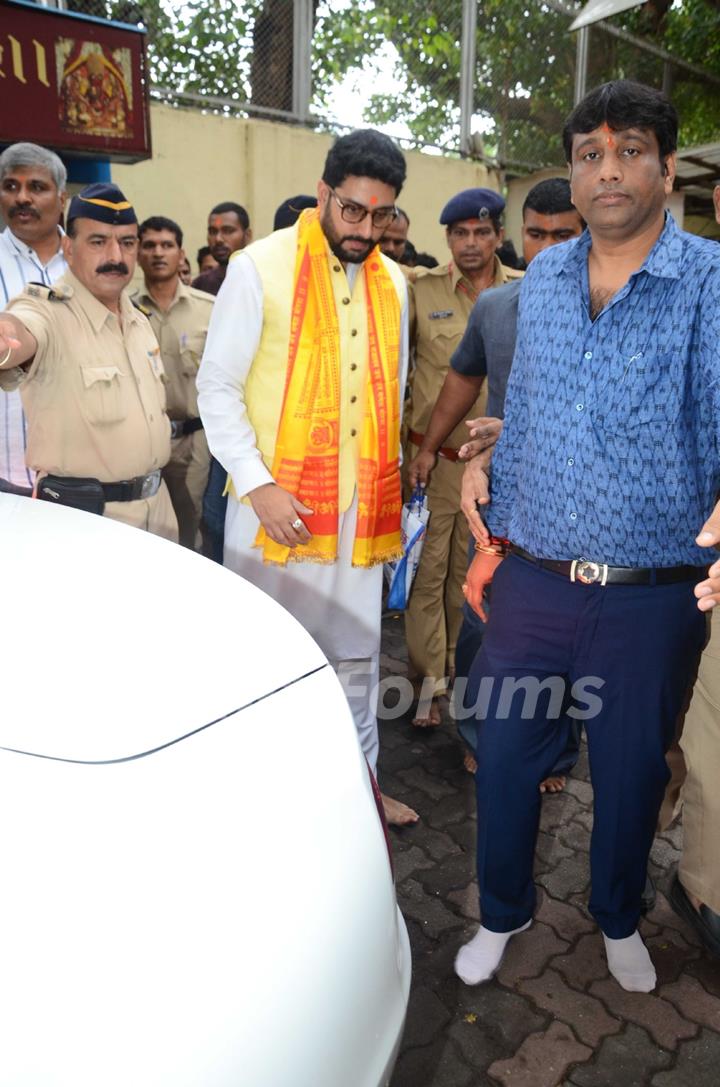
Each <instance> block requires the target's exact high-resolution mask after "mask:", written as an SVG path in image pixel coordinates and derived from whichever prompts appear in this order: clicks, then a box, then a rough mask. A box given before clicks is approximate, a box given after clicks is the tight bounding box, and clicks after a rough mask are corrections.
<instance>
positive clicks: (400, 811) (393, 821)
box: [380, 793, 420, 827]
mask: <svg viewBox="0 0 720 1087" xmlns="http://www.w3.org/2000/svg"><path fill="white" fill-rule="evenodd" d="M380 797H381V799H382V805H383V811H384V812H385V822H386V823H387V824H388V826H390V827H408V826H411V825H412V824H413V823H417V822H418V820H419V819H420V816H419V815H418V813H417V812H416V811H413V809H412V808H409V807H408V806H407V804H403V802H402V800H393V798H392V797H391V796H385V793H381V794H380Z"/></svg>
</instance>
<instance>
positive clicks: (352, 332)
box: [350, 328, 357, 336]
mask: <svg viewBox="0 0 720 1087" xmlns="http://www.w3.org/2000/svg"><path fill="white" fill-rule="evenodd" d="M350 335H351V336H357V329H356V328H353V329H352V331H351V332H350Z"/></svg>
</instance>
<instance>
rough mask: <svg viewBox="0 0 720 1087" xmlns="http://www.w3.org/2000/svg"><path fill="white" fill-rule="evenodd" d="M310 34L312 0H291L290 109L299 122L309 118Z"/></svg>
mask: <svg viewBox="0 0 720 1087" xmlns="http://www.w3.org/2000/svg"><path fill="white" fill-rule="evenodd" d="M312 32H313V9H312V0H293V100H292V109H293V114H294V115H295V117H297V118H298V120H300V121H307V119H308V117H309V116H310V98H311V95H312V88H311V77H310V72H311V63H312V60H311V54H312Z"/></svg>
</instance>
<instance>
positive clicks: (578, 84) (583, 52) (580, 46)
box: [575, 26, 590, 105]
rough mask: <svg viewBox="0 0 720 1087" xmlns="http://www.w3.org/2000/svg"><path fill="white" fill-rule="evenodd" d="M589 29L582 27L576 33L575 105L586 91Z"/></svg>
mask: <svg viewBox="0 0 720 1087" xmlns="http://www.w3.org/2000/svg"><path fill="white" fill-rule="evenodd" d="M589 37H590V27H589V26H583V27H581V28H580V29H579V30H578V32H577V48H576V53H575V105H577V104H578V102H582V100H583V98H584V97H585V91H586V89H587V62H588V38H589Z"/></svg>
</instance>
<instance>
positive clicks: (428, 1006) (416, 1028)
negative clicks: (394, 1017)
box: [403, 985, 451, 1048]
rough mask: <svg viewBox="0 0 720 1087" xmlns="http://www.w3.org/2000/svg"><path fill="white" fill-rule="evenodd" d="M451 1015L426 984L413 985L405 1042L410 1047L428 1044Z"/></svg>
mask: <svg viewBox="0 0 720 1087" xmlns="http://www.w3.org/2000/svg"><path fill="white" fill-rule="evenodd" d="M450 1019H451V1016H450V1013H449V1011H448V1010H447V1008H446V1007H445V1005H444V1004H443V1003H442V1001H441V1000H439V999H438V997H437V996H436V995H435V993H433V992H431V990H430V989H428V988H427V987H426V986H424V985H416V986H413V988H412V991H411V993H410V1003H409V1004H408V1023H407V1027H406V1028H405V1036H404V1038H403V1042H404V1044H405V1045H406V1046H407V1047H408V1048H412V1047H413V1046H418V1045H427V1044H428V1043H429V1042H432V1041H433V1040H434V1038H435V1036H436V1035H437V1033H438V1032H439V1031H440V1030H442V1028H443V1027H444V1026H447V1024H448V1023H449V1022H450Z"/></svg>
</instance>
